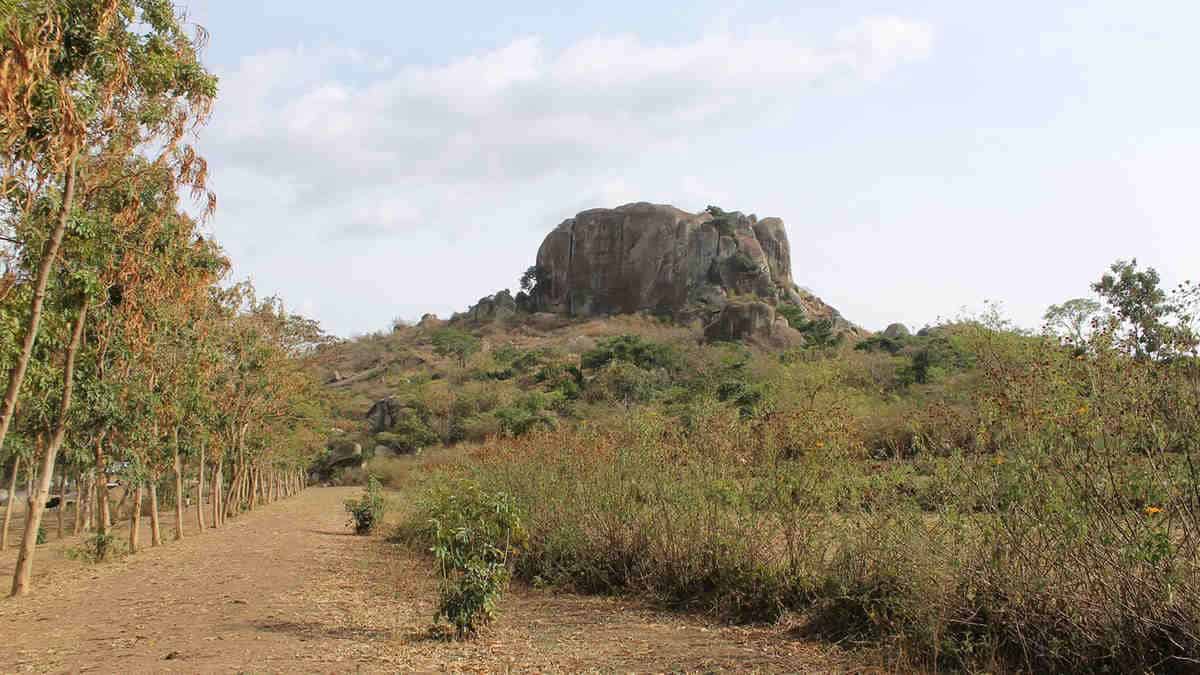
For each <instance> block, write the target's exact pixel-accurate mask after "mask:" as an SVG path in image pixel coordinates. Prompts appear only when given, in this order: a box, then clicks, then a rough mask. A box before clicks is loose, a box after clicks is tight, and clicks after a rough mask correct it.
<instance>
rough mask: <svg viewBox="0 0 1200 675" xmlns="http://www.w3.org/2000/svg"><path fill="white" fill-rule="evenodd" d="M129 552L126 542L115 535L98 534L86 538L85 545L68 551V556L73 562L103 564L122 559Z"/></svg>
mask: <svg viewBox="0 0 1200 675" xmlns="http://www.w3.org/2000/svg"><path fill="white" fill-rule="evenodd" d="M128 552H129V549H128V548H126V546H125V542H123V541H121V540H119V539H117V537H116V536H115V535H114V534H113V533H111V532H109V533H108V534H100V533H99V532H97V533H95V534H93V535H91V536H89V537H86V538H84V540H83V543H82V544H80V545H79V546H76V547H72V548H69V549H67V551H66V554H67V557H68V558H71V559H72V560H83V561H85V562H90V563H102V562H107V561H109V560H112V559H114V558H120V557H122V556H124V555H125V554H126V553H128Z"/></svg>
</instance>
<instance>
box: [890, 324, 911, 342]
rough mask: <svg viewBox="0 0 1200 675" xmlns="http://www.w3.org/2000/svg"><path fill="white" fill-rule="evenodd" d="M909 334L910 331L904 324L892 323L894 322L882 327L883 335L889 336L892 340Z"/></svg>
mask: <svg viewBox="0 0 1200 675" xmlns="http://www.w3.org/2000/svg"><path fill="white" fill-rule="evenodd" d="M911 335H912V333H909V332H908V326H905V325H904V324H902V323H894V324H892V325H890V326H888V327H887V328H884V329H883V336H884V337H885V338H890V339H892V340H896V339H899V338H906V337H909V336H911Z"/></svg>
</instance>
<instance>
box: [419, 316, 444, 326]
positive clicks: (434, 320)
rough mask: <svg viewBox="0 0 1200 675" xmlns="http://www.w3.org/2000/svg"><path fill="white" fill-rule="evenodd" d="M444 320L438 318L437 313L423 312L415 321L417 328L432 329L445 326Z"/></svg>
mask: <svg viewBox="0 0 1200 675" xmlns="http://www.w3.org/2000/svg"><path fill="white" fill-rule="evenodd" d="M445 325H446V322H445V321H442V320H441V319H439V318H438V316H437V314H425V315H422V316H421V320H420V321H418V322H417V328H424V329H426V330H432V329H435V328H441V327H442V326H445Z"/></svg>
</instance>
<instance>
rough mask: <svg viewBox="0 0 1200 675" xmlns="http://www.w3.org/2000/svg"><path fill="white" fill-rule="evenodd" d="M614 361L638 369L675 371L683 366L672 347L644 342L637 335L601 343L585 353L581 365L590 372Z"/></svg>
mask: <svg viewBox="0 0 1200 675" xmlns="http://www.w3.org/2000/svg"><path fill="white" fill-rule="evenodd" d="M613 361H624V362H626V363H632V364H633V365H635V366H637V367H638V368H643V369H646V370H654V369H657V368H663V369H666V370H675V369H677V368H679V367H680V365H682V363H681V362H682V359H681V358H680V356H679V353H678V352H677V351H676V350H675V349H674V348H673V347H671V346H670V345H665V344H662V343H658V342H651V341H649V340H644V339H642V338H641V337H640V336H637V335H619V336H617V337H611V338H607V339H604V340H601V341H600V344H599V345H598V346H597V347H596V348H595V349H592V350H590V351H588V352H586V353H584V355H583V357H582V359H581V363H582V365H583V367H584V368H586V369H588V370H599V369H600V368H603V367H605V366H607V365H608V364H610V363H612V362H613Z"/></svg>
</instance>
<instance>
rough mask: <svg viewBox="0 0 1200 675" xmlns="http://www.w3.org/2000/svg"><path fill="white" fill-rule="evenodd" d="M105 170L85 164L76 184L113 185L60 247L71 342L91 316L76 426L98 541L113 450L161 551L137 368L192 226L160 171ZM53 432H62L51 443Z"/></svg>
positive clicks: (24, 580) (87, 202) (146, 393)
mask: <svg viewBox="0 0 1200 675" xmlns="http://www.w3.org/2000/svg"><path fill="white" fill-rule="evenodd" d="M108 161H110V158H104V157H100V158H89V159H88V161H87V162H86V163H85V165H84V166H83V167H82V168H81V173H82V174H83V175H85V176H86V175H90V173H91V171H93V170H95V171H96V172H104V173H105V174H106V175H108V176H117V177H119V178H120V180H114V181H111V182H110V183H108V184H106V185H105V186H104V187H103V189H96V190H91V191H89V192H88V193H87V194H86V196H85V198H84V199H83V200H82V204H81V206H83V207H84V208H86V211H85V212H84V213H80V214H76V216H75V218H74V222H75V229H76V230H78V231H79V233H80V235H79V236H77V237H74V238H72V240H71V241H70V242H68V246H67V247H66V250H68V251H69V252H70V253H71V254H72V255H71V261H72V265H71V267H70V268H69V271H70V273H71V275H72V276H73V277H76V278H78V279H79V280H80V282H81V283H82V284H83V285H84V286H87V287H88V288H87V289H86V290H84V291H83V292H82V293H80V294H79V297H80V299H79V300H78V301H77V304H78V307H79V309H78V314H77V319H76V325H77V330H76V331H75V332H76V333H78V334H79V335H80V336H81V337H82V331H83V326H84V323H85V321H86V320H87V317H88V316H89V313H88V310H89V307H92V308H93V309H94V311H92V313H91V318H92V320H91V330H90V332H89V336H90V337H91V342H92V343H93V345H92V346H93V348H92V349H91V350H90V352H89V356H90V358H89V360H88V365H89V366H90V368H88V369H86V372H87V373H88V374H89V375H90V377H89V379H88V381H87V383H86V386H85V388H84V396H83V399H84V401H85V402H86V404H87V405H86V409H85V411H84V412H83V414H82V416H83V417H84V418H85V419H86V420H87V423H86V424H85V425H84V427H85V428H87V429H90V431H91V436H92V438H93V439H94V440H93V443H94V445H93V447H94V453H95V454H94V457H95V465H96V469H97V471H96V498H97V502H98V504H99V509H98V512H99V514H100V518H99V519H98V520H99V527H98V536H99V537H100V538H101V539H100V540H99V541H101V542H103V540H104V538H106V537H107V536H108V526H109V522H110V518H109V514H108V495H107V492H108V490H107V484H108V477H107V472H106V470H105V468H106V457H105V447H106V446H105V444H106V442H108V443H110V445H111V443H112V442H114V441H115V442H119V443H120V445H118V446H116V447H118V448H119V449H120V450H121V451H122V452H123V453H125V456H124V457H123V458H122V459H124V460H126V461H127V462H129V466H130V467H131V469H132V471H131V476H130V478H132V479H133V483H134V485H135V486H136V490H135V493H134V494H135V495H136V497H135V500H134V509H133V511H134V513H135V516H136V515H138V514H140V509H141V504H142V501H141V496H142V487H143V485H145V484H146V483H147V480H148V479H150V481H149V487H150V494H151V517H152V529H153V541H154V542H155V543H156V544H157V543H160V542H161V536H160V531H159V523H158V517H157V516H158V513H157V501H156V497H157V493H156V481H154V480H153V479H154V478H156V477H157V475H156V474H157V472H156V468H157V464H156V463H155V461H154V457H152V456H150V455H148V454H147V453H146V448H147V447H156V446H157V445H158V442H159V439H158V438H156V436H157V434H156V433H154V432H155V431H156V426H157V420H156V419H155V417H154V415H155V412H156V410H155V408H156V405H157V403H156V391H155V387H156V379H157V373H156V372H155V371H154V369H153V368H147V367H146V366H147V364H149V363H153V358H152V354H151V351H152V345H153V343H154V339H153V338H154V336H153V331H152V329H151V324H150V323H149V322H148V320H147V317H148V316H149V315H150V314H152V312H153V311H154V309H155V308H156V307H157V306H159V305H161V304H163V303H164V302H169V301H168V300H165V299H164V298H163V297H162V296H161V294H159V291H158V290H157V289H158V288H159V287H160V286H162V285H169V284H171V283H178V279H177V277H178V276H179V270H178V269H177V266H175V265H173V264H172V258H173V257H177V256H178V255H179V253H178V252H179V251H180V250H190V248H191V246H192V245H193V241H194V238H195V232H194V230H195V223H194V221H192V220H191V219H189V218H186V217H185V216H182V215H180V214H179V212H178V195H177V181H176V180H175V175H174V174H173V172H172V171H171V170H170V169H169V168H168V167H165V166H163V165H161V164H159V165H154V164H150V163H149V162H147V161H146V160H144V159H142V158H132V159H126V160H123V161H122V165H121V167H119V169H120V171H118V167H111V166H108V165H107V163H108ZM184 276H187V277H188V278H190V277H191V275H184ZM78 342H79V340H76V341H75V342H73V343H72V347H71V348H69V350H68V359H67V361H66V363H67V364H68V366H67V367H66V369H65V370H64V373H65V374H64V393H65V396H64V397H63V408H62V409H61V410H60V412H59V425H58V428H56V432H55V435H54V437H53V439H52V442H51V443H50V444H49V445H48V446H47V447H46V450H45V453H44V456H43V458H42V465H43V472H42V476H41V480H40V484H39V489H38V491H37V492H36V493H35V494H34V499H35V501H34V503H33V514H34V517H33V518H31V519H30V521H29V522H27V524H26V527H27V528H30V527H33V526H34V525H36V524H37V523H38V522H39V521H40V516H41V514H40V512H41V510H42V507H43V505H44V503H45V497H46V496H47V495H48V491H49V485H50V480H51V478H52V476H51V474H52V471H53V467H54V463H55V456H56V454H57V452H58V449H59V447H60V446H61V443H62V440H63V433H65V426H66V422H67V415H68V408H69V404H70V386H71V384H72V383H71V377H72V375H73V372H72V371H73V367H74V362H75V351H77V349H78V347H77V343H78ZM114 375H115V376H116V377H113V376H114ZM59 429H63V432H62V433H59ZM139 522H140V521H139V520H137V519H136V517H135V520H134V521H133V522H132V527H131V541H130V544H131V547H133V548H136V544H137V536H138V524H139ZM33 531H34V532H36V530H33ZM28 540H29V539H28V537H26V541H24V542H23V543H22V556H21V557H20V559H19V561H20V563H21V564H19V565H18V567H17V570H16V572H15V574H14V578H13V593H14V594H20V593H23V592H25V590H26V589H27V587H28V577H29V572H28V570H29V567H30V565H31V564H32V557H33V550H34V549H33V546H32V544H31V543H28ZM101 545H103V543H102V544H101Z"/></svg>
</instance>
